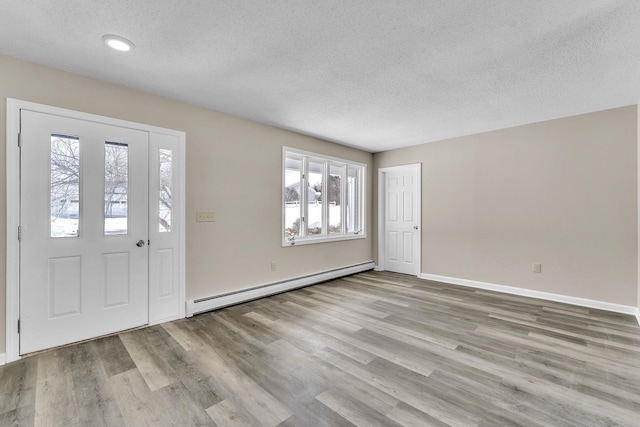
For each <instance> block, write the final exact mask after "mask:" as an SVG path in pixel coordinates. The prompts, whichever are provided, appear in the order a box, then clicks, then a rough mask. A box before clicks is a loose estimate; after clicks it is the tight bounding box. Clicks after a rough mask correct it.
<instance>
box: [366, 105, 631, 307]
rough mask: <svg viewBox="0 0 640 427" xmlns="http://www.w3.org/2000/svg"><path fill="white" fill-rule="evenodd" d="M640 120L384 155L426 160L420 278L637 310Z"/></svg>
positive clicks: (549, 128)
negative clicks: (534, 268)
mask: <svg viewBox="0 0 640 427" xmlns="http://www.w3.org/2000/svg"><path fill="white" fill-rule="evenodd" d="M636 123H637V107H636V106H630V107H624V108H617V109H613V110H608V111H602V112H597V113H592V114H585V115H581V116H576V117H569V118H564V119H558V120H552V121H548V122H543V123H536V124H532V125H527V126H519V127H515V128H510V129H504V130H500V131H495V132H488V133H483V134H478V135H472V136H467V137H462V138H456V139H451V140H447V141H440V142H433V143H429V144H424V145H419V146H414V147H409V148H405V149H400V150H394V151H389V152H384V153H379V154H376V155H375V156H374V166H375V168H376V171H377V168H379V167H387V166H396V165H402V164H410V163H418V162H421V163H422V272H423V273H427V274H436V275H441V276H448V277H454V278H461V279H469V280H475V281H482V282H489V283H494V284H500V285H507V286H514V287H521V288H527V289H532V290H536V291H543V292H552V293H556V294H562V295H569V296H574V297H580V298H588V299H593V300H600V301H606V302H611V303H617V304H624V305H628V306H635V305H636V304H637V303H638V295H637V294H638V284H637V283H638V279H637V276H638V275H637V266H638V256H637V255H638V244H637V234H638V233H637V227H638V216H637V209H638V207H637V199H638V191H637V186H638V179H637V153H636V146H637V132H638V130H637V126H636ZM374 185H375V184H374ZM374 188H375V187H374ZM374 198H376V200H374V206H377V192H374ZM375 216H377V215H375ZM374 221H375V218H374ZM376 240H377V239H374V242H373V243H374V248H376V247H377V246H376V245H377V241H376ZM375 255H377V253H375ZM534 262H540V263H542V273H541V274H535V273H532V272H531V264H532V263H534Z"/></svg>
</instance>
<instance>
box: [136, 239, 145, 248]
mask: <svg viewBox="0 0 640 427" xmlns="http://www.w3.org/2000/svg"><path fill="white" fill-rule="evenodd" d="M136 246H137V247H139V248H141V247H143V246H144V240H142V239H140V240H138V242H137V243H136Z"/></svg>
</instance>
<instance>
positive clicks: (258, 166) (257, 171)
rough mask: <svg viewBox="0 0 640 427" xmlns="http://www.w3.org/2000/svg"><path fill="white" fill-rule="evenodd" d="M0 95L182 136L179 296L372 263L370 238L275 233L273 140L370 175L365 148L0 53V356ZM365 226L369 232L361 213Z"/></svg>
mask: <svg viewBox="0 0 640 427" xmlns="http://www.w3.org/2000/svg"><path fill="white" fill-rule="evenodd" d="M167 84H170V82H167ZM7 97H9V98H17V99H21V100H25V101H31V102H37V103H42V104H48V105H53V106H56V107H62V108H68V109H73V110H78V111H83V112H88V113H93V114H100V115H104V116H108V117H115V118H118V119H124V120H130V121H134V122H140V123H146V124H150V125H155V126H161V127H166V128H171V129H177V130H182V131H185V132H186V133H187V159H186V163H187V206H186V211H187V223H186V225H187V235H186V242H187V244H186V257H187V265H186V267H187V299H192V298H199V297H205V296H210V295H214V294H218V293H223V292H228V291H233V290H238V289H242V288H247V287H251V286H254V285H258V284H264V283H268V282H272V281H277V280H283V279H286V278H291V277H296V276H300V275H305V274H310V273H314V272H318V271H323V270H327V269H333V268H337V267H341V266H345V265H349V264H355V263H360V262H364V261H369V260H371V259H372V254H371V247H372V246H371V239H370V238H367V239H361V240H352V241H346V242H334V243H323V244H316V245H306V246H295V247H287V248H282V247H281V238H280V227H281V207H280V203H281V190H280V188H281V179H282V178H281V177H282V172H281V169H280V168H281V164H282V159H281V157H282V146H283V145H286V146H290V147H295V148H300V149H303V150H309V151H313V152H317V153H321V154H327V155H331V156H336V157H341V158H345V159H349V160H354V161H358V162H362V163H366V164H367V165H368V171H369V174H370V175H371V170H372V167H371V166H372V155H371V154H369V153H365V152H362V151H359V150H355V149H351V148H347V147H343V146H340V145H336V144H332V143H329V142H325V141H321V140H318V139H314V138H310V137H306V136H302V135H299V134H295V133H292V132H287V131H283V130H279V129H276V128H273V127H270V126H265V125H261V124H258V123H254V122H250V121H247V120H243V119H239V118H235V117H231V116H228V115H225V114H221V113H218V112H215V111H211V110H207V109H203V108H198V107H194V106H191V105H188V104H185V103H181V102H176V101H172V100H169V99H166V98H162V97H158V96H153V95H149V94H145V93H141V92H137V91H133V90H130V89H126V88H123V87H119V86H116V85H112V84H108V83H103V82H100V81H96V80H92V79H89V78H85V77H80V76H77V75H74V74H70V73H66V72H62V71H58V70H54V69H51V68H47V67H43V66H40V65H36V64H33V63H29V62H24V61H20V60H17V59H14V58H10V57H7V56H0V100H1V102H0V123H2V125H1V126H0V135H2V139H1V140H2V147H0V168H1V169H2V173H0V205H1V206H0V242H1V243H0V283H1V284H0V353H3V352H4V348H5V317H6V314H5V271H6V270H5V267H6V265H5V258H6V254H5V247H6V244H5V242H6V193H5V186H6V182H5V180H6V174H5V172H4V168H5V164H6V148H5V144H6V141H5V138H4V135H5V134H6V110H5V109H6V98H7ZM370 192H371V186H370V185H369V188H368V194H370ZM368 200H369V201H370V200H371V198H370V197H368ZM196 211H214V212H215V215H216V222H214V223H196V222H195V212H196ZM367 224H368V225H369V226H368V233H369V234H368V235H369V236H370V235H371V218H370V217H369V218H368V220H367ZM271 262H275V263H277V271H275V272H272V271H271V265H270V263H271Z"/></svg>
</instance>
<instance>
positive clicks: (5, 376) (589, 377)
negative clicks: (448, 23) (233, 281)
mask: <svg viewBox="0 0 640 427" xmlns="http://www.w3.org/2000/svg"><path fill="white" fill-rule="evenodd" d="M603 285H605V284H603ZM639 420H640V326H638V324H637V322H636V320H635V318H634V317H633V316H628V315H624V314H619V313H608V312H605V311H601V310H595V309H591V308H585V307H576V306H570V305H566V304H562V303H558V302H553V301H545V300H538V299H532V298H525V297H520V296H517V295H504V294H498V293H494V292H491V291H486V290H478V289H473V288H466V287H462V286H454V285H448V284H444V283H439V282H434V281H426V280H421V279H418V278H415V277H412V276H407V275H402V274H397V273H391V272H373V271H370V272H364V273H360V274H357V275H353V276H349V277H345V278H341V279H336V280H332V281H328V282H325V283H322V284H319V285H315V286H310V287H307V288H304V289H299V290H295V291H292V292H287V293H283V294H279V295H275V296H272V297H268V298H263V299H260V300H255V301H251V302H248V303H246V304H240V305H236V306H232V307H227V308H224V309H221V310H218V311H216V312H210V313H203V314H201V315H198V316H194V317H193V318H189V319H180V320H176V321H174V322H169V323H165V324H163V325H159V326H151V327H147V328H143V329H138V330H134V331H128V332H124V333H121V334H118V335H113V336H109V337H105V338H100V339H97V340H94V341H88V342H84V343H80V344H74V345H70V346H66V347H62V348H57V349H53V350H50V351H45V352H41V353H38V354H35V355H32V356H29V357H25V358H23V359H21V360H19V361H17V362H13V363H10V364H7V365H5V366H0V427H3V426H35V425H38V426H65V427H66V426H87V425H90V426H100V425H105V426H120V425H124V426H136V427H137V426H196V425H202V426H209V425H211V426H213V425H218V426H220V425H229V426H238V425H247V426H258V425H259V426H281V427H290V426H314V427H315V426H332V427H333V426H354V425H358V426H362V425H366V426H374V425H384V426H394V425H402V426H421V427H422V426H436V427H442V426H483V427H488V426H491V427H494V426H531V427H536V426H554V427H555V426H562V427H581V426H584V427H594V426H600V425H602V426H605V425H606V426H634V427H637V426H638V425H640V422H639Z"/></svg>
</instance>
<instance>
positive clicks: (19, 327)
mask: <svg viewBox="0 0 640 427" xmlns="http://www.w3.org/2000/svg"><path fill="white" fill-rule="evenodd" d="M18 333H20V319H18Z"/></svg>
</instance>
